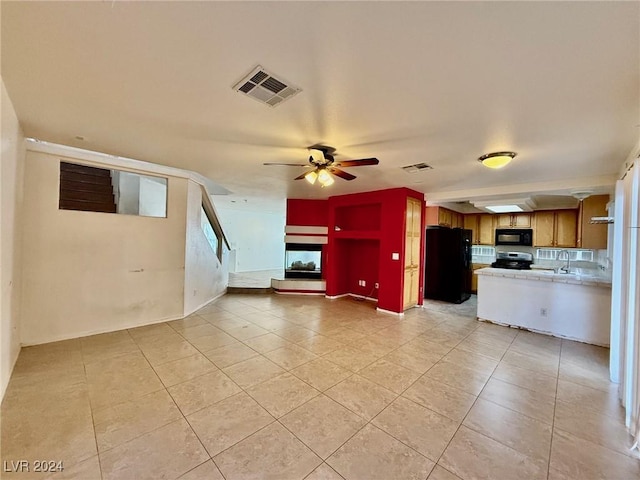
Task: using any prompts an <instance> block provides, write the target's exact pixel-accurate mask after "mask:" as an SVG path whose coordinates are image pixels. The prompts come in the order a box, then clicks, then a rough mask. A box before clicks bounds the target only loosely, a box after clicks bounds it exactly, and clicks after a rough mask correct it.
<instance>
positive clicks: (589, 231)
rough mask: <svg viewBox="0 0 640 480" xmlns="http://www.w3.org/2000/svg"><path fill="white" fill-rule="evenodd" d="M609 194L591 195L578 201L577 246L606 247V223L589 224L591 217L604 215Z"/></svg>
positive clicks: (594, 248) (606, 214)
mask: <svg viewBox="0 0 640 480" xmlns="http://www.w3.org/2000/svg"><path fill="white" fill-rule="evenodd" d="M608 202H609V195H593V196H591V197H587V198H585V199H584V200H583V201H582V202H580V208H579V211H578V241H577V245H578V248H589V249H593V250H599V249H605V248H607V233H608V230H609V229H608V228H607V224H603V223H600V224H591V223H590V222H591V217H606V216H608V213H607V203H608Z"/></svg>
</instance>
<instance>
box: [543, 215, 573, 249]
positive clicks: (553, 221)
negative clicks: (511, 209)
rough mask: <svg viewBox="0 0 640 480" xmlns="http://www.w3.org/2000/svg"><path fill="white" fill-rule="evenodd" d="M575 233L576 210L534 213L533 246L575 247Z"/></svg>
mask: <svg viewBox="0 0 640 480" xmlns="http://www.w3.org/2000/svg"><path fill="white" fill-rule="evenodd" d="M577 233H578V212H577V210H548V211H539V212H535V214H534V221H533V246H534V247H563V248H575V247H576V239H577Z"/></svg>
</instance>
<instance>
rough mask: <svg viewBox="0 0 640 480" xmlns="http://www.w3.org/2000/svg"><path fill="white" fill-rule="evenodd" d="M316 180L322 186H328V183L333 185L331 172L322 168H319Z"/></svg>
mask: <svg viewBox="0 0 640 480" xmlns="http://www.w3.org/2000/svg"><path fill="white" fill-rule="evenodd" d="M318 181H319V182H320V184H321V185H322V186H323V187H328V186H330V185H333V182H335V180H334V179H333V177H332V176H331V174H330V173H329V172H327V171H326V170H325V169H324V168H323V169H321V170H320V172H319V173H318Z"/></svg>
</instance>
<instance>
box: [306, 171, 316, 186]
mask: <svg viewBox="0 0 640 480" xmlns="http://www.w3.org/2000/svg"><path fill="white" fill-rule="evenodd" d="M317 178H318V174H317V173H316V171H315V170H311V171H310V172H309V173H307V174H306V175H305V176H304V179H305V180H306V181H307V182H309V183H310V184H311V185H313V184H314V183H316V179H317Z"/></svg>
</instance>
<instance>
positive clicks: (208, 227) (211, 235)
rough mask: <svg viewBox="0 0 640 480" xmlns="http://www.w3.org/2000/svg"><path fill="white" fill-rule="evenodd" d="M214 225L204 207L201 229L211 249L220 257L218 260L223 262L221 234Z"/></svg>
mask: <svg viewBox="0 0 640 480" xmlns="http://www.w3.org/2000/svg"><path fill="white" fill-rule="evenodd" d="M213 223H214V222H212V221H211V219H210V218H209V215H208V214H207V212H206V210H205V209H204V206H201V207H200V227H201V228H202V231H203V232H204V236H205V237H206V238H207V242H209V245H211V249H212V250H213V252H214V253H215V254H216V257H218V260H221V254H222V252H221V249H220V233H219V232H216V230H215V229H214V228H213Z"/></svg>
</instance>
